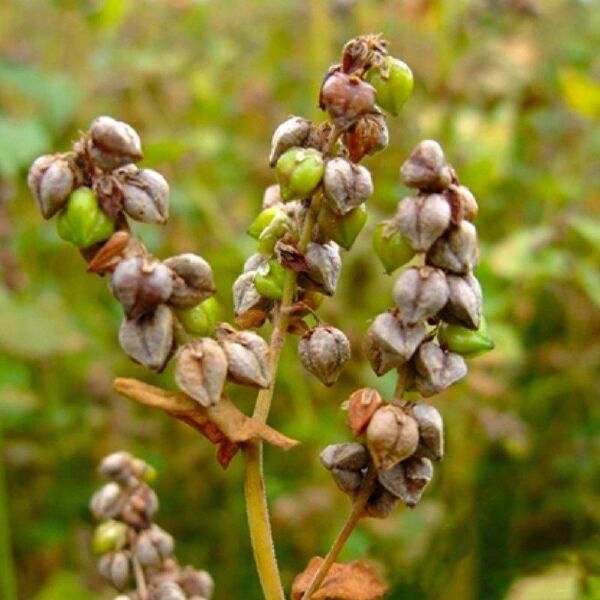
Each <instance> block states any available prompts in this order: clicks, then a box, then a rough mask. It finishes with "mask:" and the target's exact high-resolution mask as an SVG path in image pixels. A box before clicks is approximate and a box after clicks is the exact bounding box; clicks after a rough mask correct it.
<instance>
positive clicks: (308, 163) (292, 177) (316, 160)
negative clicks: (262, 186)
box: [276, 148, 325, 202]
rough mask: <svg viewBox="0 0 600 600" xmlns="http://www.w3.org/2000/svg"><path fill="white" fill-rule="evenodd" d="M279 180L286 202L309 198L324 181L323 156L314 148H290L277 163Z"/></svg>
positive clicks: (282, 195) (282, 196)
mask: <svg viewBox="0 0 600 600" xmlns="http://www.w3.org/2000/svg"><path fill="white" fill-rule="evenodd" d="M276 168H277V179H278V181H279V190H280V193H281V198H282V199H283V201H284V202H288V201H290V200H302V199H304V198H309V197H310V196H311V195H312V193H313V192H314V191H315V189H316V188H317V187H318V186H319V184H320V183H321V180H322V179H323V173H324V170H325V167H324V163H323V155H322V154H321V153H320V152H319V151H318V150H315V149H314V148H290V149H289V150H287V151H286V152H284V153H283V154H282V155H281V156H280V157H279V159H278V161H277V165H276Z"/></svg>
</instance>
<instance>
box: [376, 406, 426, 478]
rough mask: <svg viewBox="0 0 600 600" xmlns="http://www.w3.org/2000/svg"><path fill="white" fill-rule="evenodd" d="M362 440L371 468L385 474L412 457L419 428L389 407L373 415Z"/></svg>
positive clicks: (404, 414) (382, 408)
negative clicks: (368, 453)
mask: <svg viewBox="0 0 600 600" xmlns="http://www.w3.org/2000/svg"><path fill="white" fill-rule="evenodd" d="M366 440H367V448H368V449H369V452H370V454H371V458H372V459H373V463H374V464H375V467H376V468H377V470H378V471H385V470H387V469H391V468H392V467H393V466H394V465H396V464H398V463H399V462H400V461H402V460H405V459H406V458H408V457H409V456H411V455H412V454H414V452H415V450H416V449H417V445H418V444H419V427H418V425H417V422H416V421H415V420H414V419H413V418H412V417H411V416H409V415H407V414H406V413H405V412H404V411H403V410H402V409H400V408H398V407H397V406H393V405H391V404H390V405H386V406H383V407H381V408H380V409H379V410H377V412H376V413H375V414H374V415H373V417H372V418H371V421H370V423H369V426H368V427H367V434H366Z"/></svg>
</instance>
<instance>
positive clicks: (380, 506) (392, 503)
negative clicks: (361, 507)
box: [365, 483, 398, 519]
mask: <svg viewBox="0 0 600 600" xmlns="http://www.w3.org/2000/svg"><path fill="white" fill-rule="evenodd" d="M397 504H398V498H397V497H396V496H394V495H393V494H391V493H390V492H388V491H387V490H386V489H385V488H384V487H383V486H382V485H381V484H379V483H377V485H376V486H375V490H374V491H373V493H372V494H371V495H370V496H369V500H368V502H367V504H366V506H365V512H366V514H367V515H368V516H369V517H372V518H374V519H387V517H389V516H390V514H391V513H392V511H393V510H394V508H396V506H397Z"/></svg>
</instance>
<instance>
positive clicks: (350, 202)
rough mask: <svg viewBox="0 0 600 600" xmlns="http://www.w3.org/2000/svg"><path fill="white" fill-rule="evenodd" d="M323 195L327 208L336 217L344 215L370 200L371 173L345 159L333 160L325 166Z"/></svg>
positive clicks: (371, 188)
mask: <svg viewBox="0 0 600 600" xmlns="http://www.w3.org/2000/svg"><path fill="white" fill-rule="evenodd" d="M323 193H324V194H325V201H326V202H327V206H328V207H329V208H330V209H331V210H332V211H333V212H335V213H337V214H338V215H345V214H347V213H349V212H350V211H351V210H352V209H353V208H356V207H357V206H359V205H361V204H363V203H364V202H366V201H367V200H368V199H369V198H370V196H371V194H372V193H373V180H372V179H371V173H369V170H368V169H366V168H365V167H363V166H361V165H357V164H354V163H352V162H350V161H349V160H346V159H345V158H333V159H331V160H329V161H327V164H326V165H325V175H324V177H323Z"/></svg>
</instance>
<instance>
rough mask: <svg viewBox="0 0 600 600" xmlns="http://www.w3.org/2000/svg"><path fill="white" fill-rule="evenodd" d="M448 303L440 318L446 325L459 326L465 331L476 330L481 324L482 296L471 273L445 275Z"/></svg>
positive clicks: (477, 282)
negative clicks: (464, 328)
mask: <svg viewBox="0 0 600 600" xmlns="http://www.w3.org/2000/svg"><path fill="white" fill-rule="evenodd" d="M446 280H447V282H448V292H449V293H448V303H447V304H446V306H444V308H443V309H442V311H441V312H440V316H441V317H442V319H444V321H446V322H447V323H452V324H454V325H461V326H462V327H466V328H467V329H475V330H476V329H478V328H479V324H480V322H481V304H482V301H483V294H482V291H481V285H480V284H479V281H477V279H476V278H475V277H474V276H473V274H472V273H468V274H467V275H464V276H460V275H447V276H446Z"/></svg>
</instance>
